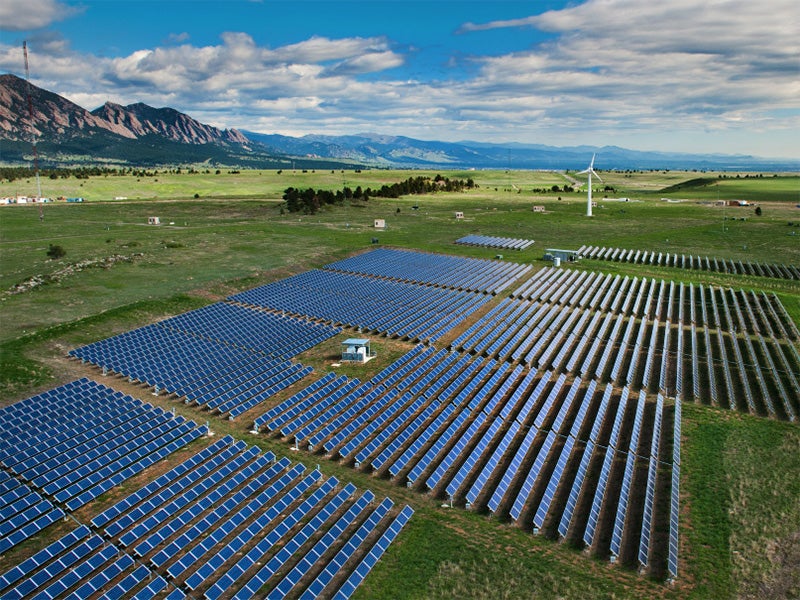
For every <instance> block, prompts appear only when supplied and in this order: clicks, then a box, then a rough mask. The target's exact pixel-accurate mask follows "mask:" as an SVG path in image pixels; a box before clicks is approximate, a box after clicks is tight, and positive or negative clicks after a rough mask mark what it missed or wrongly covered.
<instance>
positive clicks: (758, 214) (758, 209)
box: [756, 206, 761, 217]
mask: <svg viewBox="0 0 800 600" xmlns="http://www.w3.org/2000/svg"><path fill="white" fill-rule="evenodd" d="M756 216H757V217H760V216H761V207H760V206H756Z"/></svg>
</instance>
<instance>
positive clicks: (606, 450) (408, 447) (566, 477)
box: [255, 345, 672, 572]
mask: <svg viewBox="0 0 800 600" xmlns="http://www.w3.org/2000/svg"><path fill="white" fill-rule="evenodd" d="M627 397H628V388H623V390H622V394H621V395H620V394H619V393H618V392H615V391H614V388H613V386H611V385H608V386H606V387H605V388H601V387H600V386H598V384H597V382H596V381H594V380H592V381H586V382H584V381H582V380H581V379H580V378H577V379H570V380H569V381H568V380H567V376H566V375H565V374H563V373H562V374H560V375H558V374H555V373H553V372H551V371H542V370H538V371H537V370H528V369H526V368H525V367H523V366H522V365H520V364H517V365H514V364H511V363H509V362H507V361H499V362H498V361H497V360H495V359H494V358H492V357H480V356H473V355H470V354H468V353H462V352H459V351H447V350H436V349H435V348H433V347H430V346H422V345H418V346H417V347H415V348H414V349H413V350H411V351H410V352H409V353H407V354H406V355H404V356H403V357H401V358H400V359H398V360H397V361H396V362H394V363H393V364H391V365H389V366H388V367H386V368H385V369H384V370H383V371H381V372H380V373H378V374H377V375H376V376H375V377H373V378H372V379H370V380H369V381H366V382H361V381H359V380H357V379H356V380H353V379H350V378H348V377H345V376H337V375H335V374H329V375H327V376H326V377H324V378H323V379H321V380H320V381H319V382H317V383H315V384H312V385H311V386H308V387H307V388H306V389H305V390H301V391H299V392H297V393H295V394H294V395H293V396H291V397H290V398H288V399H287V400H285V401H284V402H282V403H280V404H278V405H276V406H275V407H273V408H272V409H270V410H269V411H268V412H267V413H265V414H264V415H262V416H261V417H259V418H257V419H256V422H255V428H256V430H259V431H262V432H264V433H267V434H268V435H273V436H276V437H280V438H282V439H284V440H285V441H286V442H288V443H290V444H292V445H297V446H298V447H302V448H304V449H305V448H307V449H309V450H310V451H312V452H318V453H321V454H324V455H325V456H326V457H327V458H329V459H332V460H341V461H343V462H344V463H345V464H348V465H350V466H352V467H354V468H357V469H361V470H365V471H371V472H374V473H375V474H376V475H378V476H388V477H390V478H392V480H393V481H395V482H396V483H398V484H404V485H406V486H408V487H412V488H414V489H417V490H419V491H431V492H432V493H433V495H435V496H446V497H449V498H450V499H451V500H452V501H453V502H454V503H455V504H457V505H467V506H470V507H473V508H477V509H483V508H486V509H488V510H489V511H491V512H492V513H494V514H495V515H497V516H500V517H510V518H512V519H513V520H515V521H516V522H517V523H518V524H519V525H520V526H522V527H523V528H525V529H532V530H536V531H540V532H542V533H545V534H547V535H550V536H554V537H556V536H559V535H562V536H565V537H568V538H569V539H572V540H578V539H582V538H583V537H584V532H585V531H586V529H587V527H588V525H587V522H586V520H585V519H584V518H583V516H582V515H583V514H584V512H585V506H586V503H587V502H590V501H591V500H590V498H591V497H594V494H595V493H596V490H597V478H596V473H597V470H598V469H600V467H601V464H602V463H603V460H604V457H608V464H607V465H606V470H607V472H608V473H609V474H611V475H612V477H611V481H613V482H614V483H611V484H609V485H608V487H607V488H605V489H604V493H603V494H601V496H600V497H599V499H598V500H597V501H596V511H597V513H598V515H599V514H606V512H608V511H616V510H617V507H618V506H619V502H620V497H621V494H622V493H623V489H622V488H621V487H620V486H619V485H617V483H616V481H617V479H619V477H617V475H616V473H617V471H618V470H619V469H621V468H623V467H622V466H620V464H618V463H620V462H621V464H622V465H624V464H625V457H626V456H628V457H630V458H628V462H629V463H630V466H628V467H626V468H625V469H626V472H628V475H629V479H628V486H627V488H626V490H625V491H624V494H625V498H626V502H625V506H627V507H628V508H629V509H631V510H630V511H629V510H627V509H622V512H621V514H622V517H620V519H621V520H620V521H619V523H620V524H619V525H618V526H617V529H618V530H619V533H620V536H622V534H623V533H624V534H625V535H626V536H634V535H635V536H636V541H637V543H636V545H635V547H634V546H633V545H631V544H626V545H622V544H620V546H619V547H617V548H616V553H617V554H620V555H621V556H622V557H623V558H624V560H625V561H627V562H630V561H636V560H637V556H638V552H639V543H638V542H639V535H640V530H641V527H642V520H641V516H640V515H641V510H640V509H641V506H642V504H643V503H645V501H646V500H645V497H646V491H647V485H646V483H645V484H643V483H642V475H641V474H640V472H641V470H636V471H634V469H633V466H634V465H640V464H641V465H648V464H650V460H651V454H652V448H653V437H654V436H655V437H656V439H661V438H664V437H668V436H666V435H665V434H663V433H662V429H663V428H665V427H667V426H669V425H671V423H672V422H671V421H670V420H669V418H666V419H665V418H663V416H662V415H663V413H666V414H668V415H669V416H671V406H664V405H665V403H664V401H663V400H662V408H663V410H662V412H661V413H659V417H658V422H657V423H656V415H655V413H654V412H652V411H648V412H647V413H644V406H645V404H644V403H645V400H644V399H645V397H646V395H645V394H644V393H642V395H641V399H640V401H639V404H638V408H637V403H636V402H629V401H628V400H627ZM609 405H611V406H612V407H613V412H612V409H611V408H608V406H609ZM645 415H646V416H645ZM592 424H594V427H593V428H592V427H591V425H592ZM612 428H613V432H611V433H609V430H611V429H612ZM656 428H658V431H656ZM655 447H656V448H658V447H659V443H658V442H656V443H655ZM614 458H619V459H620V460H618V461H615V460H614ZM662 462H664V461H662ZM659 464H661V463H659ZM645 471H646V470H645ZM665 472H666V471H665V470H664V469H657V471H656V472H655V473H654V476H655V477H656V478H657V480H658V481H660V482H661V486H662V489H663V488H664V486H666V489H669V477H668V475H666V474H665ZM587 474H588V476H587ZM573 488H574V491H573ZM570 498H572V504H571V505H570ZM587 499H589V500H587ZM576 506H577V510H576ZM567 511H569V512H570V515H571V516H568V517H566V520H565V521H564V526H563V528H562V529H561V530H559V524H560V523H562V521H563V520H564V515H565V514H567ZM632 515H637V516H632ZM650 519H651V522H657V523H659V524H660V525H661V526H663V524H664V523H666V522H668V520H669V507H668V503H667V502H666V499H665V498H664V497H662V496H659V497H658V498H656V502H655V503H653V504H652V506H651V507H650ZM598 535H599V534H598ZM603 535H605V534H603ZM601 538H603V539H601ZM620 539H622V538H621V537H620ZM659 540H660V538H659ZM610 543H611V542H610V540H608V539H604V537H603V536H600V537H598V538H597V539H594V538H593V537H590V538H589V545H590V546H591V547H592V549H593V551H594V552H596V553H597V554H601V555H602V554H607V553H608V552H609V551H610V546H609V544H610ZM656 543H657V541H656ZM645 547H646V550H647V551H648V552H649V553H651V554H653V556H655V557H656V558H655V559H654V561H655V564H654V563H653V561H650V562H649V563H645V564H647V565H650V566H649V567H648V568H652V569H653V570H654V572H663V571H664V570H665V569H666V558H663V557H665V549H653V548H651V546H650V541H649V540H648V541H647V543H646V545H645ZM659 557H661V558H659ZM659 570H660V571H659Z"/></svg>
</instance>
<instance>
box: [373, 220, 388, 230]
mask: <svg viewBox="0 0 800 600" xmlns="http://www.w3.org/2000/svg"><path fill="white" fill-rule="evenodd" d="M375 229H386V219H375Z"/></svg>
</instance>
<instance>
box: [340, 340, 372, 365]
mask: <svg viewBox="0 0 800 600" xmlns="http://www.w3.org/2000/svg"><path fill="white" fill-rule="evenodd" d="M373 358H375V354H373V352H372V350H371V349H370V346H369V340H368V339H366V338H349V339H346V340H345V341H343V342H342V362H359V363H365V362H368V361H370V360H372V359H373Z"/></svg>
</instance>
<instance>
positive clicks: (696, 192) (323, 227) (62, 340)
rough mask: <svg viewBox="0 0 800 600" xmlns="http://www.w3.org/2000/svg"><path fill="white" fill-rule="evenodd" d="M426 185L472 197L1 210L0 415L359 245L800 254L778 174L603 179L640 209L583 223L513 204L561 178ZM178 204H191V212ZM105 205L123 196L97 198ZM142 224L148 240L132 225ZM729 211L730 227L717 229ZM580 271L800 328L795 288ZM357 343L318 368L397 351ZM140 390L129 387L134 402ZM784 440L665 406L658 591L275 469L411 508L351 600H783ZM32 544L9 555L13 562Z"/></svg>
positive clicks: (107, 185) (306, 180)
mask: <svg viewBox="0 0 800 600" xmlns="http://www.w3.org/2000/svg"><path fill="white" fill-rule="evenodd" d="M435 173H436V172H431V174H435ZM413 174H414V175H417V174H420V173H417V172H414V173H413ZM443 174H445V175H447V176H449V177H473V178H474V179H475V180H476V181H477V182H478V184H479V186H480V187H479V188H478V189H477V190H474V191H471V192H469V193H462V194H450V195H446V194H433V195H428V196H422V197H406V198H399V199H392V200H388V199H385V200H379V199H373V200H370V201H369V203H368V204H366V205H364V204H363V203H362V204H354V205H348V206H341V207H333V208H329V209H325V210H323V211H321V212H320V213H319V214H317V215H311V216H302V215H290V214H286V213H284V214H281V211H280V196H281V194H282V191H283V189H284V188H285V187H288V186H289V185H292V186H295V187H304V186H308V187H315V188H322V187H325V188H328V189H338V188H341V187H342V185H348V186H351V187H355V186H356V185H362V186H363V187H366V186H373V187H375V186H376V185H382V184H383V183H391V182H395V181H401V180H403V179H405V178H407V177H408V176H409V173H408V172H398V171H365V172H364V173H361V174H356V173H354V172H349V171H348V172H345V173H344V174H343V173H341V172H340V171H335V172H334V173H330V171H318V172H316V173H311V172H309V173H301V172H299V171H298V172H296V173H292V172H289V171H284V173H283V174H281V175H278V174H277V173H275V172H274V171H273V172H267V171H261V172H247V171H245V172H242V173H240V174H238V175H231V174H228V173H227V172H226V171H223V172H222V173H221V174H220V175H213V174H211V175H187V174H181V175H176V174H159V175H158V179H159V181H158V182H155V181H154V178H153V179H145V178H142V179H141V181H138V182H137V181H136V180H135V178H131V177H101V178H92V179H89V180H82V181H78V180H74V179H69V180H58V181H55V182H54V181H51V180H47V181H43V185H44V187H45V189H44V191H45V193H46V194H48V195H65V196H72V195H83V196H85V197H86V198H87V199H88V200H89V201H88V202H86V203H84V204H76V205H66V204H60V205H48V206H46V207H45V209H44V214H45V219H44V221H43V222H40V221H39V218H38V210H37V208H36V207H33V206H11V207H0V219H1V220H0V252H2V259H3V261H2V264H3V269H2V272H0V323H2V327H1V328H0V405H5V404H7V403H8V402H11V401H14V400H17V399H20V398H24V397H26V396H29V395H31V394H32V393H34V392H36V391H40V390H42V389H46V388H49V387H53V386H55V385H58V384H61V383H64V382H66V381H68V380H70V379H72V378H74V366H71V363H69V362H67V361H66V360H64V358H63V357H64V355H65V353H66V352H67V351H68V350H69V349H71V348H74V347H76V346H80V345H84V344H87V343H90V342H92V341H95V340H98V339H104V338H106V337H109V336H111V335H115V334H117V333H120V332H122V331H127V330H130V329H132V328H135V327H138V326H141V325H144V324H147V323H150V322H152V321H154V320H158V319H161V318H164V317H166V316H169V315H173V314H179V313H182V312H185V311H187V310H191V309H193V308H198V307H200V306H203V305H205V304H208V303H210V302H214V301H217V300H219V299H222V298H225V297H226V296H228V295H230V294H233V293H236V292H237V291H240V290H244V289H249V288H252V287H255V286H258V285H262V284H264V283H267V282H269V281H273V280H275V279H278V278H282V277H285V276H287V275H291V274H294V273H298V272H301V271H305V270H308V269H311V268H317V267H319V266H321V265H324V264H327V263H329V262H332V261H334V260H338V259H340V258H343V257H345V256H347V255H349V254H352V253H354V252H358V251H363V250H368V249H370V248H371V247H372V244H371V240H372V238H373V237H376V238H378V239H379V242H380V244H381V245H393V246H398V247H406V248H415V249H420V250H425V251H433V252H445V253H450V254H459V255H462V256H472V257H478V258H493V257H494V256H495V255H496V254H498V251H497V250H492V249H486V248H470V247H464V246H457V245H454V244H453V241H454V240H455V239H457V238H459V237H461V236H463V235H466V234H468V233H482V234H487V235H497V236H508V237H517V238H528V239H534V240H536V244H535V245H534V247H533V248H530V249H527V250H524V251H521V252H516V251H514V252H508V251H506V252H503V251H500V253H503V254H505V257H506V260H512V261H515V262H523V263H531V264H533V265H534V266H535V267H537V268H538V267H540V266H543V265H544V264H545V263H543V262H542V261H541V256H542V254H543V252H544V249H545V248H549V247H567V248H577V247H578V246H580V245H581V244H591V245H600V246H618V247H622V248H641V249H648V250H656V251H664V252H677V253H692V254H699V255H702V256H706V255H708V256H717V257H721V258H722V257H724V258H734V259H742V260H757V261H761V262H790V263H795V264H798V263H800V243H798V238H797V236H791V235H789V233H790V232H791V231H794V230H797V229H796V228H791V227H789V226H788V225H787V222H788V221H800V210H798V209H797V208H796V207H795V206H794V205H795V204H796V202H797V193H798V181H800V180H799V179H798V177H796V176H792V177H777V178H772V177H764V178H750V179H744V178H740V179H725V180H719V182H718V184H719V185H718V186H717V183H714V184H713V185H710V186H705V187H696V186H684V187H683V188H681V190H680V196H681V197H686V198H687V199H688V200H689V201H687V202H681V203H678V204H672V203H666V202H663V201H661V197H662V196H664V194H663V193H662V190H663V189H664V188H666V187H668V186H672V185H676V184H680V183H681V182H685V181H687V180H689V179H692V178H696V177H698V176H713V177H716V174H697V173H679V172H658V173H633V174H624V173H610V172H609V173H605V172H603V173H602V176H603V177H604V181H608V182H609V184H610V185H613V186H614V187H615V188H616V191H615V192H614V193H613V196H614V197H617V196H628V197H631V198H634V199H637V200H642V201H641V202H630V203H618V202H610V201H607V200H603V199H602V194H600V196H599V197H598V200H599V207H598V209H597V210H596V211H595V214H596V217H595V218H593V219H591V220H589V219H586V218H585V217H584V216H583V212H584V210H585V195H584V193H583V192H580V193H574V194H570V195H567V194H560V195H561V197H562V199H561V200H558V196H559V194H557V193H548V194H535V193H533V192H532V191H531V190H532V189H533V188H541V187H550V186H551V185H555V184H558V185H563V184H564V183H565V182H566V181H567V180H566V179H565V176H564V175H562V174H560V173H552V172H546V173H540V172H516V171H509V172H505V171H488V172H472V171H464V172H452V173H443ZM81 184H83V185H81ZM24 185H25V182H14V183H13V184H9V183H8V182H2V183H0V195H6V194H8V193H12V194H13V193H14V189H17V190H19V191H20V193H31V191H30V190H25V189H23V188H24ZM717 187H718V188H719V192H718V191H717V189H716V188H717ZM495 188H496V189H495ZM515 188H516V189H515ZM195 193H198V194H200V196H201V198H200V199H199V200H193V199H192V196H193V195H194V194H195ZM717 193H719V194H720V196H721V197H724V196H725V195H731V196H734V197H742V198H747V199H752V198H755V197H758V198H761V199H763V200H762V202H764V204H763V206H764V214H763V216H762V217H755V216H754V215H753V213H752V210H751V209H734V208H726V209H720V208H717V207H713V206H710V205H708V204H702V203H699V202H708V201H713V200H715V199H716V196H717ZM610 195H612V194H610ZM115 196H127V197H129V198H136V197H140V198H142V200H137V201H133V200H131V201H125V202H105V201H103V200H108V199H111V198H114V197H115ZM596 196H597V194H596ZM675 196H677V194H675ZM533 204H543V205H545V206H546V208H547V210H548V213H547V214H544V215H541V214H534V213H532V211H531V206H532V205H533ZM413 206H418V207H419V208H418V210H414V209H413V208H412V207H413ZM398 208H399V209H400V212H397V209H398ZM455 211H463V212H464V214H465V219H464V220H463V221H457V220H456V219H455V218H454V212H455ZM151 215H155V216H159V217H160V218H161V221H162V223H164V224H163V225H162V226H160V227H152V226H148V225H146V221H147V217H148V216H151ZM734 215H736V216H737V217H739V216H747V217H748V218H747V220H746V221H738V220H737V221H733V220H730V219H727V220H723V217H726V216H727V217H732V216H734ZM374 218H384V219H386V222H387V225H388V227H387V229H386V230H385V231H376V230H375V229H374V228H373V227H372V221H373V219H374ZM170 223H174V225H170ZM723 227H724V229H723ZM799 231H800V230H799ZM51 243H53V244H59V245H61V246H63V247H64V248H65V249H66V251H67V255H66V256H65V257H64V258H63V259H61V260H59V261H49V260H47V258H46V256H45V253H46V251H47V248H48V246H49V244H51ZM134 253H137V254H138V253H140V254H141V257H138V258H136V259H134V260H133V261H132V262H120V263H117V264H115V265H114V266H112V267H110V268H107V269H103V268H97V267H92V268H87V269H84V270H81V271H76V272H74V273H72V274H68V275H64V276H63V277H62V278H61V279H60V280H59V281H58V282H54V283H49V284H47V285H43V286H40V287H38V288H37V289H35V290H33V291H29V292H25V293H21V294H11V293H9V292H8V290H9V289H10V288H11V287H12V286H14V285H15V284H18V283H20V282H22V281H24V280H26V279H29V278H31V277H34V276H52V275H54V274H56V273H57V272H59V271H63V270H64V269H65V267H68V266H69V265H74V264H76V263H78V262H80V261H83V260H97V259H103V258H107V257H109V256H112V255H116V254H120V255H124V256H128V255H132V254H134ZM580 268H589V269H594V270H602V271H604V272H612V273H614V272H617V273H623V274H626V275H636V276H639V277H641V276H647V277H659V278H669V279H676V280H682V281H687V282H694V283H705V284H711V285H721V286H725V287H728V286H730V287H734V288H738V287H745V288H747V289H749V288H753V289H765V290H768V291H775V292H776V293H778V295H779V297H780V299H781V302H782V303H783V304H784V306H785V308H786V310H787V312H788V313H789V314H790V316H791V317H792V318H793V319H794V320H795V322H796V323H800V286H799V285H798V283H796V282H788V281H780V280H773V279H765V278H757V277H743V276H727V275H722V274H715V273H706V272H693V271H680V270H675V269H666V268H657V267H645V266H640V265H625V264H619V263H608V262H603V261H584V262H583V263H582V265H581V267H580ZM339 342H340V340H339V339H338V338H337V339H334V340H332V341H331V342H329V343H328V344H326V345H322V346H320V347H318V348H315V349H314V350H312V351H309V352H308V353H306V355H304V356H303V357H302V358H301V360H302V361H303V362H305V363H307V364H311V365H313V366H314V367H315V369H316V370H318V371H323V370H327V369H329V368H330V364H331V363H332V362H333V360H334V359H335V356H336V354H337V353H338V343H339ZM374 344H376V349H377V350H378V352H379V359H377V360H376V361H373V362H371V363H369V364H368V365H367V367H343V368H337V369H336V370H337V372H345V373H347V374H350V375H353V376H358V377H362V376H363V377H368V376H369V374H370V373H373V372H375V371H376V370H379V369H380V368H381V367H382V366H385V365H386V364H388V363H389V362H390V361H391V360H392V359H393V358H394V357H396V356H398V355H399V354H401V353H402V352H403V350H404V348H403V344H400V343H396V342H391V341H388V340H385V339H383V338H381V339H377V340H374ZM101 379H102V378H101ZM287 393H288V391H287ZM146 394H147V392H146V391H145V390H144V389H142V391H141V394H139V395H140V397H145V395H146ZM146 399H147V400H148V401H150V400H152V401H153V402H155V403H157V404H160V405H162V406H164V407H166V408H170V409H171V408H173V407H174V408H176V410H177V411H178V413H179V414H183V415H185V416H187V417H189V418H194V419H196V420H197V419H199V420H202V421H205V420H207V419H209V418H210V417H209V415H208V413H206V412H203V411H199V410H197V409H194V408H191V407H186V406H184V405H183V404H182V403H179V402H177V401H175V400H171V399H167V398H163V397H160V398H154V399H153V398H151V397H147V398H146ZM211 420H212V427H213V428H214V429H215V431H216V432H217V433H218V434H219V435H224V434H226V433H230V434H231V435H235V436H236V437H238V438H241V439H243V440H245V441H247V442H248V443H256V444H258V445H259V446H260V447H262V448H265V449H271V450H273V451H275V452H278V453H281V454H285V453H286V447H287V446H286V444H284V443H282V442H280V441H278V440H274V439H267V438H265V437H264V436H254V435H251V434H249V433H248V431H247V430H248V427H249V425H250V423H247V422H243V421H238V420H237V421H233V422H228V421H223V420H216V419H213V418H211ZM799 431H800V430H799V429H798V426H797V425H796V424H792V423H779V422H775V421H772V420H767V419H757V418H752V417H749V416H745V415H739V414H735V413H730V412H727V411H720V410H716V409H711V408H707V407H701V406H695V405H693V404H691V403H688V402H685V403H684V425H683V433H684V445H683V449H682V459H683V464H682V488H681V490H682V495H683V500H682V514H681V534H682V537H681V539H682V547H681V553H680V556H681V566H680V570H681V573H680V577H679V580H678V582H677V583H676V584H675V585H674V587H672V586H668V585H665V584H662V583H660V582H652V581H650V580H648V579H647V578H645V577H641V576H638V575H637V574H636V573H633V572H631V571H629V570H626V569H624V568H620V567H611V566H609V565H608V564H607V563H606V562H600V561H597V560H594V559H591V558H589V557H588V556H585V555H583V554H581V553H580V552H578V551H577V550H575V549H573V548H572V547H570V546H569V545H567V544H558V543H554V542H551V541H548V540H545V539H541V538H538V537H535V536H532V535H531V534H530V533H528V532H524V531H521V530H520V529H518V528H516V527H512V526H509V525H505V524H501V523H499V522H498V521H497V520H495V519H493V518H490V517H486V516H483V515H477V514H473V513H471V512H467V511H464V510H460V509H455V510H450V509H443V508H441V507H440V506H439V504H440V503H439V502H437V501H436V500H433V499H431V498H429V497H427V496H423V495H420V494H419V493H416V492H412V491H410V490H406V489H405V488H400V487H397V486H395V485H393V484H392V483H390V482H388V481H385V480H381V479H376V478H374V477H372V476H369V475H366V474H364V473H361V472H357V471H353V470H352V469H350V468H348V467H346V466H343V465H340V464H337V463H331V462H329V461H323V460H321V458H320V457H318V456H311V455H308V454H306V453H303V452H300V453H297V454H293V456H292V458H294V459H299V460H302V461H303V462H304V463H306V464H308V465H311V464H316V463H321V465H320V466H321V468H322V470H323V471H324V472H325V473H326V474H327V475H335V476H337V477H338V478H339V479H340V480H342V481H353V482H354V483H355V484H356V485H357V486H359V488H360V489H367V488H369V489H373V490H374V491H375V492H376V495H389V496H391V497H392V498H393V499H395V501H396V502H397V503H398V504H400V503H410V504H412V506H413V507H414V508H415V510H416V515H415V517H414V519H412V521H411V524H410V525H409V527H408V529H407V530H406V531H405V532H404V533H403V535H401V537H400V539H399V540H398V542H397V543H396V544H394V545H392V547H391V548H390V549H389V551H388V553H387V555H386V556H385V557H384V559H383V560H382V561H381V562H380V563H379V565H378V566H377V568H376V569H375V571H374V572H373V574H372V575H370V577H369V578H368V579H367V581H366V582H365V584H364V586H363V587H361V588H360V589H359V590H358V592H357V596H356V597H357V598H456V597H459V598H460V597H469V598H531V597H534V598H628V597H637V598H652V597H664V598H686V597H691V598H709V599H710V598H714V599H716V598H734V597H754V596H757V595H759V590H762V592H761V597H787V598H788V597H792V591H793V590H796V589H797V588H796V587H794V588H793V587H792V585H796V584H793V583H792V582H793V581H796V580H797V573H798V568H797V564H798V562H797V560H798V559H797V548H798V547H800V543H798V540H797V534H798V531H797V523H799V522H800V509H798V507H800V489H798V481H800V478H798V477H796V474H797V473H798V472H800V433H798V432H799ZM776 490H779V491H777V492H776ZM111 498H112V497H111V496H109V497H108V498H105V499H104V501H105V502H110V501H111ZM97 509H98V510H99V506H98V507H97ZM37 543H39V542H33V541H32V542H31V543H30V544H27V543H26V545H25V548H26V549H28V550H29V549H30V548H33V547H34V546H35V545H36V544H37ZM782 586H783V587H782ZM763 590H766V591H767V592H769V594H767V592H764V591H763ZM786 590H788V591H786ZM770 594H771V595H770ZM796 596H797V594H796V593H795V597H796Z"/></svg>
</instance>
